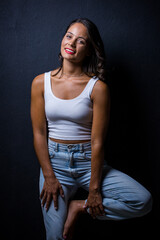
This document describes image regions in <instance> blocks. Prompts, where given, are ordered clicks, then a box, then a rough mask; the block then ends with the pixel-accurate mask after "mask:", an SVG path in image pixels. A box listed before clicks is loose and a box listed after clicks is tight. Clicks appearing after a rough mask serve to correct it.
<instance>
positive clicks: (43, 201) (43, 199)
mask: <svg viewBox="0 0 160 240" xmlns="http://www.w3.org/2000/svg"><path fill="white" fill-rule="evenodd" d="M46 198H47V193H46V192H44V194H43V198H42V204H41V205H42V206H43V207H44V205H45V203H46Z"/></svg>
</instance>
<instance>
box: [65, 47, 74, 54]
mask: <svg viewBox="0 0 160 240" xmlns="http://www.w3.org/2000/svg"><path fill="white" fill-rule="evenodd" d="M65 52H66V53H68V54H74V53H75V51H74V50H72V49H70V48H65Z"/></svg>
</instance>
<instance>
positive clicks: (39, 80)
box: [32, 73, 44, 92]
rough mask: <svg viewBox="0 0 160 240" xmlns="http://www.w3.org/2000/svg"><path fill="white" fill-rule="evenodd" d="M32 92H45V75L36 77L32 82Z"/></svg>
mask: <svg viewBox="0 0 160 240" xmlns="http://www.w3.org/2000/svg"><path fill="white" fill-rule="evenodd" d="M32 91H34V92H43V91H44V73H42V74H40V75H38V76H36V77H35V78H34V79H33V81H32Z"/></svg>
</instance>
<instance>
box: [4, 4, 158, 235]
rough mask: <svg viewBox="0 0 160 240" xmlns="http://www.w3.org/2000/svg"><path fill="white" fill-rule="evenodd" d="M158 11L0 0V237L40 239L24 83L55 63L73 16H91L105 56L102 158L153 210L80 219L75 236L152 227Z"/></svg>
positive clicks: (140, 7)
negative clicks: (106, 118)
mask: <svg viewBox="0 0 160 240" xmlns="http://www.w3.org/2000/svg"><path fill="white" fill-rule="evenodd" d="M159 13H160V2H159V1H155V0H145V1H143V0H134V1H132V0H131V1H128V0H106V1H104V0H102V1H100V0H99V1H98V0H79V1H73V0H71V1H64V0H59V1H54V0H39V1H36V0H35V1H33V0H28V1H26V0H12V1H11V0H10V1H9V0H0V47H1V52H0V109H1V118H0V120H1V124H0V133H1V138H0V141H1V142H0V160H1V165H0V171H1V173H0V178H1V179H0V183H1V186H0V196H1V197H0V199H1V205H0V208H1V215H0V216H1V223H0V225H1V229H2V230H3V231H4V233H5V236H4V238H3V239H7V240H8V239H12V240H13V239H16V240H17V239H21V240H25V239H27V240H28V239H30V240H32V239H35V240H36V239H39V240H43V239H44V226H43V220H42V215H41V210H40V204H39V199H38V177H39V164H38V162H37V159H36V157H35V153H34V149H33V142H32V129H31V121H30V87H31V82H32V80H33V78H34V77H35V76H36V75H38V74H40V73H44V72H46V71H49V70H52V69H54V68H56V67H57V66H58V57H57V56H58V53H59V49H60V41H61V38H62V35H63V33H64V31H65V29H66V27H67V25H68V24H69V22H70V21H71V20H73V19H74V18H77V17H88V18H89V19H91V20H92V21H94V22H95V23H96V25H97V26H98V28H99V31H100V33H101V36H102V39H103V41H104V45H105V50H106V55H107V59H108V68H109V76H110V78H109V80H108V84H109V86H110V91H111V101H112V105H111V121H110V126H109V132H108V137H107V142H106V158H107V160H108V162H109V163H110V164H111V165H112V166H114V167H116V168H118V169H120V170H122V171H124V172H126V173H128V174H129V175H131V176H132V177H134V178H135V179H137V180H138V181H140V182H141V183H142V184H143V185H144V186H145V187H147V188H148V189H149V190H150V191H151V193H152V195H153V199H154V205H153V211H152V212H151V213H150V214H148V215H147V216H145V217H142V218H140V219H133V220H127V221H122V222H113V221H107V222H97V221H93V220H91V219H90V218H89V217H88V218H86V219H85V220H83V219H80V220H79V222H78V225H77V235H76V238H75V239H76V240H77V239H111V237H112V239H114V237H115V238H117V237H123V238H124V237H126V238H127V237H129V236H132V237H134V236H135V237H136V238H137V236H144V235H148V234H152V236H153V234H154V233H155V232H156V228H155V227H153V224H152V223H153V222H154V223H156V217H157V216H158V215H159V214H158V211H159V200H160V198H159V195H160V188H159V184H158V182H160V177H159V169H160V164H159V160H160V150H159V149H160V146H159V145H158V143H160V142H158V140H159V137H160V127H159V120H160V94H159V93H160V67H159V64H160V59H159V57H160V44H159V43H160V31H159V27H160V15H159ZM83 194H84V193H83V192H81V193H80V195H81V196H83ZM151 224H152V228H151ZM127 230H129V231H127ZM86 231H87V232H86ZM84 233H85V234H86V238H85V237H84ZM1 234H2V232H1ZM153 239H154V238H153Z"/></svg>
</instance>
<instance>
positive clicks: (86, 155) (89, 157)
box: [84, 151, 92, 160]
mask: <svg viewBox="0 0 160 240" xmlns="http://www.w3.org/2000/svg"><path fill="white" fill-rule="evenodd" d="M84 154H85V159H87V160H91V157H92V153H91V151H85V152H84Z"/></svg>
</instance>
